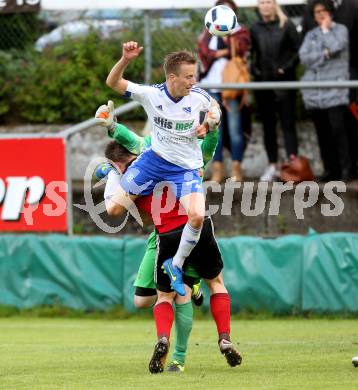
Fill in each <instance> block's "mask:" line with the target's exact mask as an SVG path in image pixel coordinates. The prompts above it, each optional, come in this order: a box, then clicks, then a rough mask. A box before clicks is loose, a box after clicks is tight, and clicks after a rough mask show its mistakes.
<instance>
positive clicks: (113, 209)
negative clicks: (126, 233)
mask: <svg viewBox="0 0 358 390" xmlns="http://www.w3.org/2000/svg"><path fill="white" fill-rule="evenodd" d="M106 210H107V214H108V215H109V216H110V217H118V216H119V215H121V214H123V211H124V210H123V207H121V206H119V205H117V204H109V205H107V206H106Z"/></svg>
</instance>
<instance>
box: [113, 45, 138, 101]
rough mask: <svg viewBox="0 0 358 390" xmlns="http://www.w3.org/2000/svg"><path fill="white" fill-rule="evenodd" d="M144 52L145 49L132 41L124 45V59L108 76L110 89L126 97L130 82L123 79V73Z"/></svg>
mask: <svg viewBox="0 0 358 390" xmlns="http://www.w3.org/2000/svg"><path fill="white" fill-rule="evenodd" d="M142 50H143V47H142V46H139V45H138V43H137V42H134V41H130V42H126V43H123V48H122V57H121V58H120V60H119V61H118V62H117V63H116V64H115V65H114V67H113V68H112V70H111V71H110V72H109V75H108V76H107V80H106V84H107V85H108V86H109V87H110V88H112V89H113V90H115V91H117V92H118V93H119V94H121V95H124V93H125V92H126V90H127V85H128V81H127V80H126V79H124V78H123V73H124V71H125V69H126V67H127V66H128V64H129V63H130V62H131V61H132V60H134V59H135V58H137V57H138V56H139V54H140V53H141V51H142Z"/></svg>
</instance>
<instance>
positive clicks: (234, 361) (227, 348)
mask: <svg viewBox="0 0 358 390" xmlns="http://www.w3.org/2000/svg"><path fill="white" fill-rule="evenodd" d="M219 348H220V352H221V353H222V354H223V355H224V356H225V358H226V361H227V362H228V364H229V366H231V367H235V366H238V365H239V364H241V362H242V357H241V355H240V353H239V352H238V351H236V350H235V348H234V345H233V343H232V342H231V341H228V340H225V339H221V340H219Z"/></svg>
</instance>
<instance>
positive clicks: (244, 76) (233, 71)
mask: <svg viewBox="0 0 358 390" xmlns="http://www.w3.org/2000/svg"><path fill="white" fill-rule="evenodd" d="M230 47H231V59H230V60H229V61H228V62H227V63H226V64H225V67H224V69H223V73H222V81H223V83H248V82H249V81H250V73H249V69H248V65H247V62H246V60H245V59H243V58H241V57H239V56H236V48H235V42H234V40H233V39H231V40H230ZM246 93H247V90H243V89H224V90H223V91H222V92H221V97H222V99H223V100H235V99H236V98H238V97H240V96H242V95H245V94H246Z"/></svg>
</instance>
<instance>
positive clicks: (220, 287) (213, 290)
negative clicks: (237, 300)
mask: <svg viewBox="0 0 358 390" xmlns="http://www.w3.org/2000/svg"><path fill="white" fill-rule="evenodd" d="M205 283H206V285H207V286H208V289H209V292H210V295H213V294H218V293H225V294H226V293H227V289H226V287H225V284H224V279H223V277H222V274H221V273H220V274H219V275H218V276H216V277H215V278H213V279H205Z"/></svg>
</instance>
